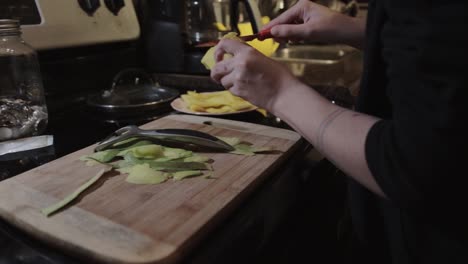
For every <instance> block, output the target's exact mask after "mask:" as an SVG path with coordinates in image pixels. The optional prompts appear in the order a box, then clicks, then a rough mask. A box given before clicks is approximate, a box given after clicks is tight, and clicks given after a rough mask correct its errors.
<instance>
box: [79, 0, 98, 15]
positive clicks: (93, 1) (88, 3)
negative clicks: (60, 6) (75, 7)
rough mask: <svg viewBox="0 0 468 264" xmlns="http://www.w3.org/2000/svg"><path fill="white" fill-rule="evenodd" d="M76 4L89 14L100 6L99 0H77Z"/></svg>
mask: <svg viewBox="0 0 468 264" xmlns="http://www.w3.org/2000/svg"><path fill="white" fill-rule="evenodd" d="M78 4H80V7H81V9H83V10H84V11H85V12H86V13H87V14H88V15H90V16H92V15H93V14H94V12H96V10H97V9H98V8H99V7H100V6H101V2H99V0H78Z"/></svg>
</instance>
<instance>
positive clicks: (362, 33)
mask: <svg viewBox="0 0 468 264" xmlns="http://www.w3.org/2000/svg"><path fill="white" fill-rule="evenodd" d="M337 28H338V32H337V33H336V34H335V36H337V38H338V39H337V40H336V42H337V43H342V44H346V45H349V46H353V47H355V48H357V49H362V48H363V46H364V40H365V37H366V20H365V19H362V18H354V17H348V16H344V15H343V16H340V18H339V21H338V25H337Z"/></svg>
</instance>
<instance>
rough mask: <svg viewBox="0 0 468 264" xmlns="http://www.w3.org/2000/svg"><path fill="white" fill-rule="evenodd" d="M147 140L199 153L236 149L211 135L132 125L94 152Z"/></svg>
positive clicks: (100, 143) (100, 144)
mask: <svg viewBox="0 0 468 264" xmlns="http://www.w3.org/2000/svg"><path fill="white" fill-rule="evenodd" d="M136 137H138V138H145V139H148V140H151V141H155V142H157V143H159V144H161V145H164V146H168V147H178V148H184V149H190V150H198V151H215V152H229V151H233V150H234V148H233V147H232V146H231V145H229V144H227V143H226V142H224V141H222V140H220V139H218V138H217V137H214V136H212V135H210V134H207V133H204V132H200V131H196V130H191V129H172V128H171V129H155V130H145V129H140V128H138V127H137V126H134V125H130V126H125V127H122V128H120V129H118V130H116V131H115V132H113V133H112V134H111V135H109V136H108V137H107V138H105V139H104V140H102V141H101V142H99V143H98V144H97V146H96V148H95V149H94V151H102V150H106V149H109V148H112V146H113V145H114V144H115V143H117V142H120V141H122V140H125V139H129V138H136Z"/></svg>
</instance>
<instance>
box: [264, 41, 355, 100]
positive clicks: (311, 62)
mask: <svg viewBox="0 0 468 264" xmlns="http://www.w3.org/2000/svg"><path fill="white" fill-rule="evenodd" d="M272 57H273V58H274V59H275V60H278V61H281V62H283V63H284V64H285V65H286V66H287V67H288V68H289V69H290V70H291V72H292V73H293V74H294V75H295V76H297V77H298V78H300V79H301V80H302V81H304V82H305V83H307V84H308V85H310V86H312V87H313V88H314V89H316V90H318V91H319V92H320V93H322V94H323V95H324V96H326V97H328V98H329V99H331V100H334V101H341V102H343V104H349V103H352V102H354V96H353V94H355V93H352V92H350V91H354V90H356V87H357V86H358V85H359V80H360V77H361V73H362V54H361V52H360V51H359V50H357V49H354V48H352V47H349V46H345V45H290V46H287V47H284V48H280V49H278V50H277V51H276V52H275V54H273V55H272Z"/></svg>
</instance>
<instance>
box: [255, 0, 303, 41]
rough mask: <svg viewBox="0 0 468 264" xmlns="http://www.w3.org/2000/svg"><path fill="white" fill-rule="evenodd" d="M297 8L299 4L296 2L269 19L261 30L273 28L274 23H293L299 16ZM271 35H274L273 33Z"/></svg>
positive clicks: (298, 8)
mask: <svg viewBox="0 0 468 264" xmlns="http://www.w3.org/2000/svg"><path fill="white" fill-rule="evenodd" d="M299 10H300V5H299V3H297V4H295V5H294V6H293V7H291V8H289V9H288V10H286V11H285V12H284V13H282V14H281V15H279V16H278V17H276V18H275V19H273V20H271V21H270V22H269V23H268V24H266V25H264V26H263V28H262V30H265V29H270V28H273V27H274V26H276V25H281V24H290V23H294V22H295V21H296V20H297V19H298V18H299V14H300V12H299ZM272 34H273V32H272ZM273 36H274V37H276V36H275V35H273Z"/></svg>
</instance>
